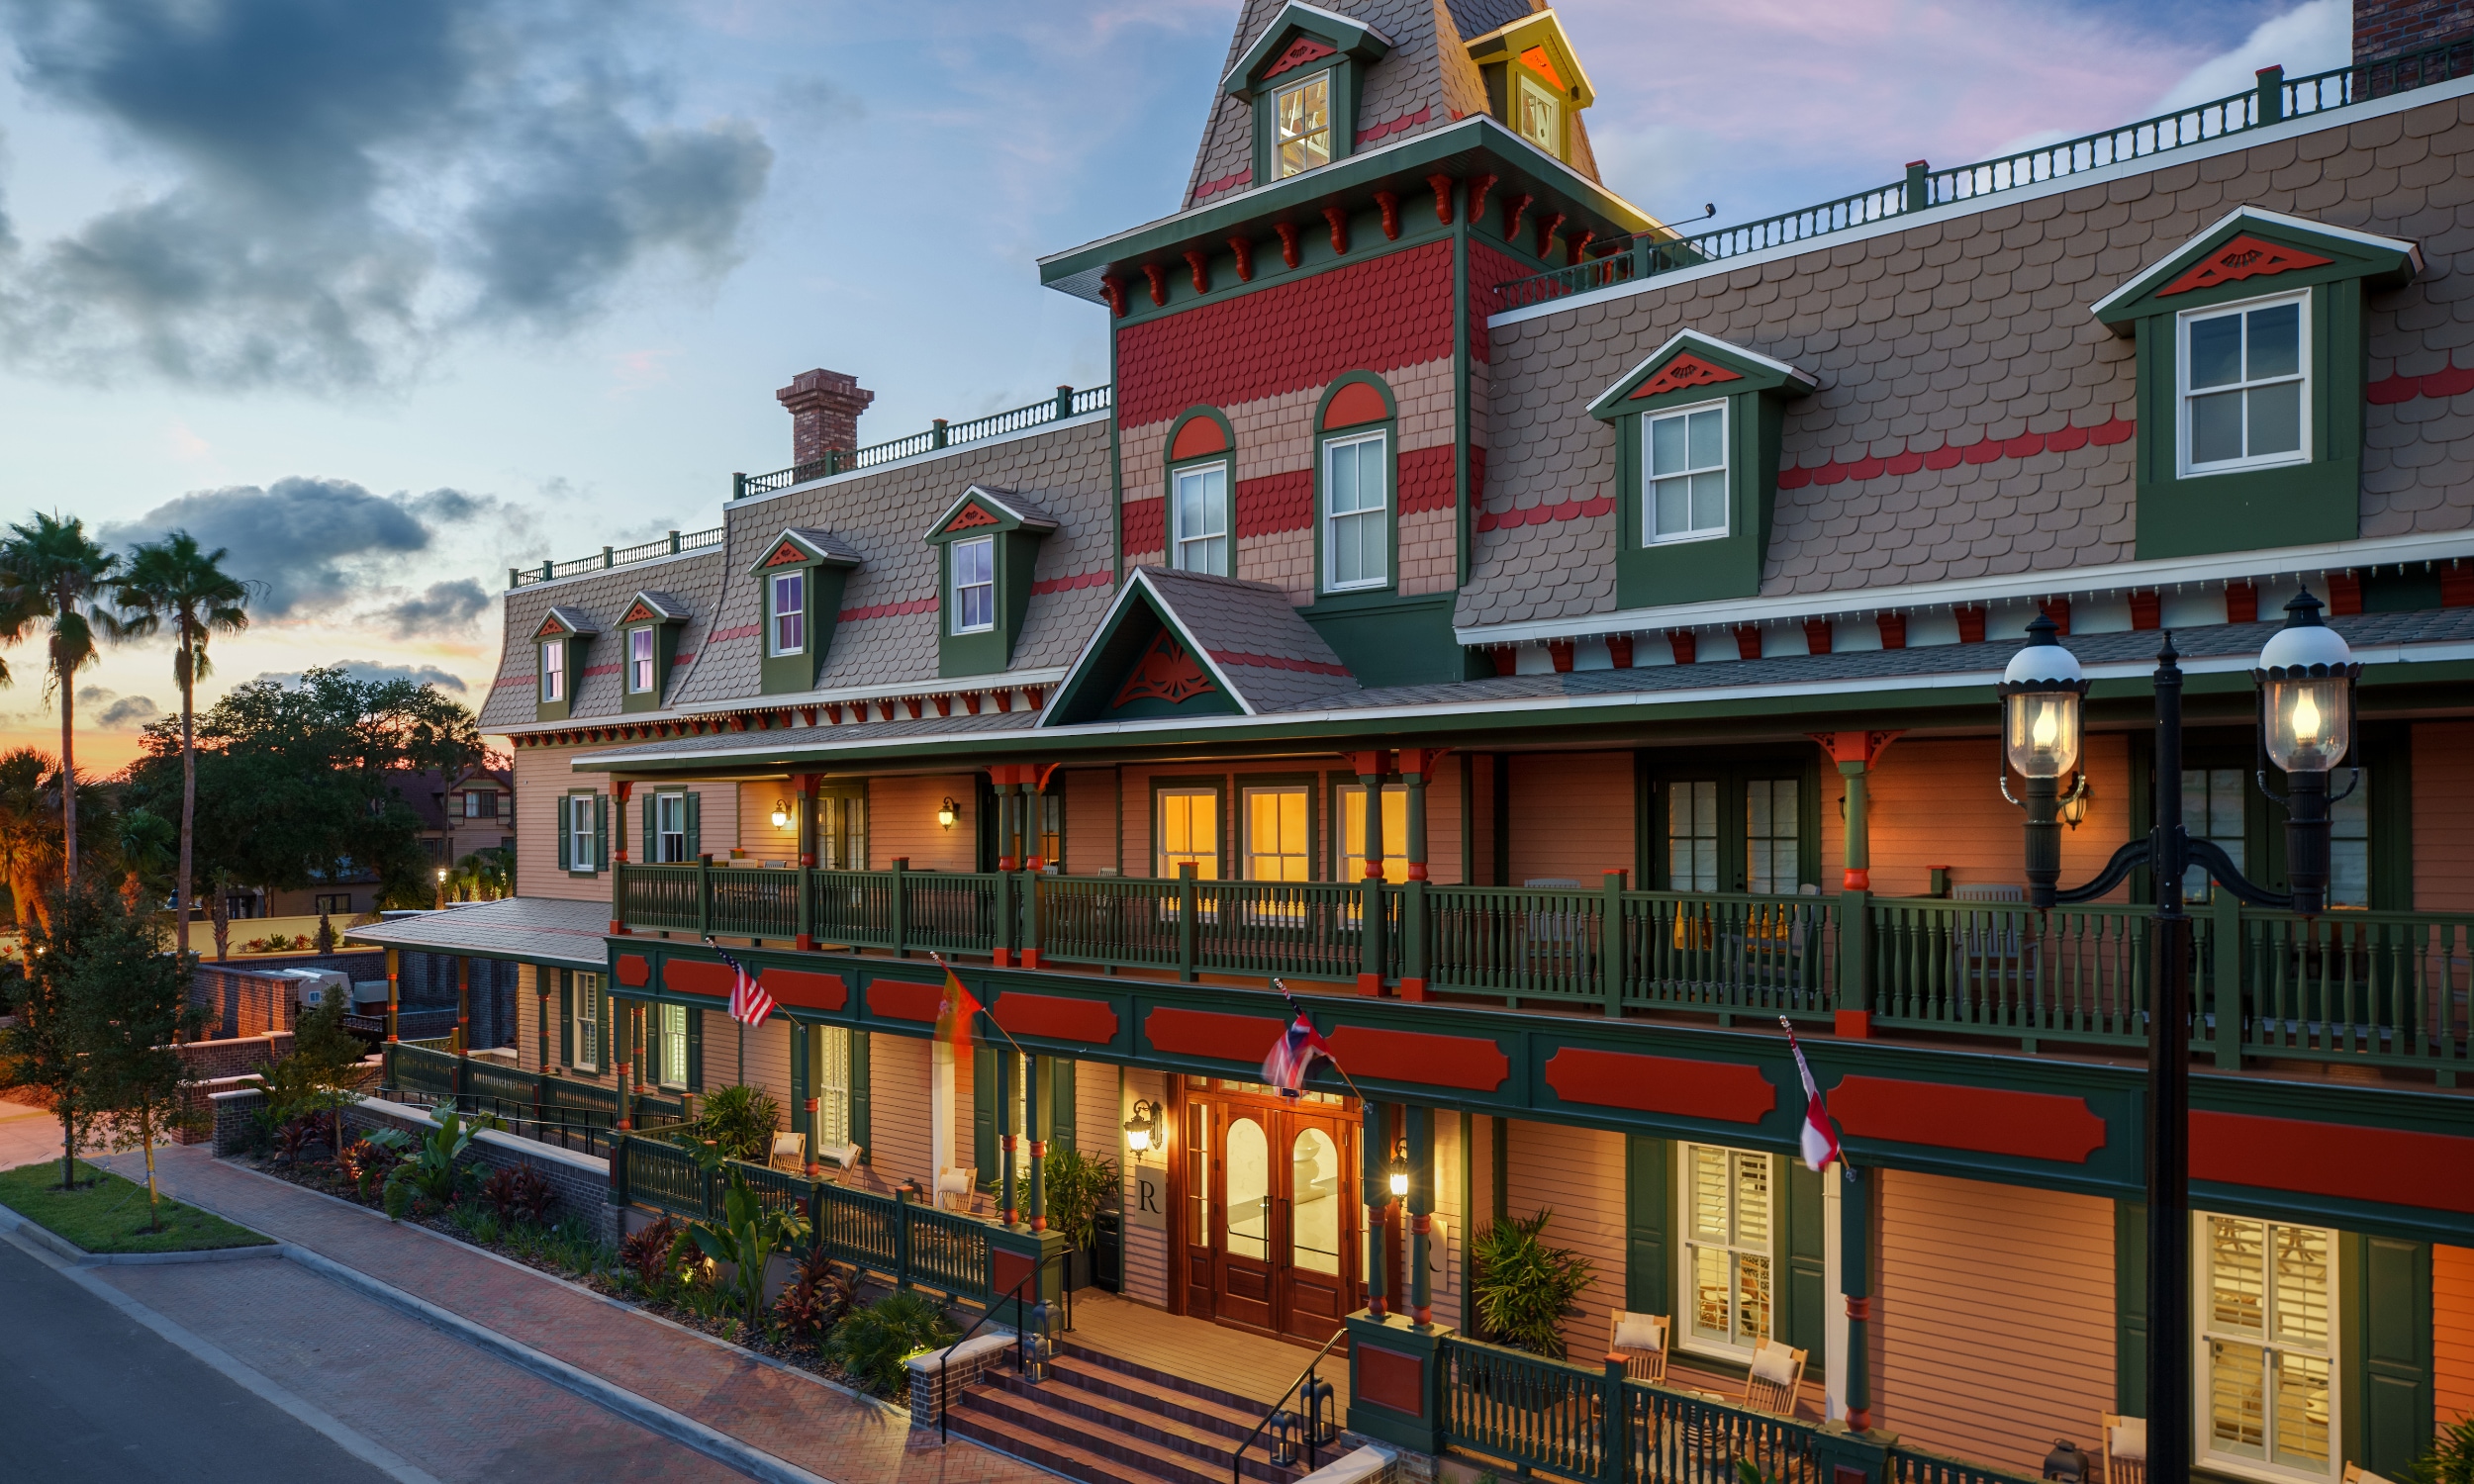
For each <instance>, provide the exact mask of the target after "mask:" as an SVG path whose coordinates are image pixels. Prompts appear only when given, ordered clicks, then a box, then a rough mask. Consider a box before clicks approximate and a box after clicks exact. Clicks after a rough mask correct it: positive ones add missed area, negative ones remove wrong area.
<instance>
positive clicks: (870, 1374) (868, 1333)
mask: <svg viewBox="0 0 2474 1484" xmlns="http://www.w3.org/2000/svg"><path fill="white" fill-rule="evenodd" d="M961 1335H962V1332H961V1331H960V1330H957V1329H955V1328H954V1327H953V1326H952V1325H951V1324H950V1323H948V1322H947V1321H946V1319H945V1315H944V1312H943V1311H942V1310H940V1309H938V1308H937V1307H936V1305H935V1304H933V1303H931V1302H930V1301H928V1300H927V1299H925V1298H922V1297H920V1296H919V1295H918V1294H915V1293H889V1294H887V1295H886V1296H885V1297H883V1298H881V1299H878V1300H877V1301H876V1302H875V1303H873V1304H867V1305H864V1306H862V1307H860V1308H857V1309H853V1310H851V1311H850V1315H849V1317H848V1318H846V1319H844V1320H843V1321H842V1322H841V1323H840V1324H839V1325H836V1326H835V1327H834V1329H833V1335H832V1338H831V1340H830V1341H829V1342H828V1343H827V1345H826V1348H827V1352H828V1353H830V1354H831V1355H832V1357H833V1358H834V1359H835V1360H836V1361H837V1362H839V1363H840V1365H841V1367H842V1369H843V1370H844V1371H846V1372H847V1373H849V1375H850V1376H851V1377H852V1378H853V1379H855V1380H857V1381H860V1382H862V1383H864V1384H865V1385H867V1386H868V1387H869V1388H870V1389H872V1390H874V1391H876V1392H877V1393H878V1394H879V1395H882V1396H900V1395H902V1394H903V1392H904V1389H905V1388H907V1387H908V1385H909V1378H908V1375H907V1372H906V1370H905V1368H904V1364H903V1362H904V1361H905V1360H907V1359H909V1358H910V1357H911V1356H912V1355H915V1354H917V1353H918V1352H919V1351H921V1350H928V1349H934V1348H936V1347H938V1346H939V1345H951V1344H953V1343H954V1341H956V1340H957V1339H960V1338H961Z"/></svg>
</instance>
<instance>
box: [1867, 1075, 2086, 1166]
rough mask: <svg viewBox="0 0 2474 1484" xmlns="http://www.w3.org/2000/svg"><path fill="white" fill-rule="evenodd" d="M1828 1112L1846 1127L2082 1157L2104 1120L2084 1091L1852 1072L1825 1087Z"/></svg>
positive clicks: (1984, 1150) (1897, 1137)
mask: <svg viewBox="0 0 2474 1484" xmlns="http://www.w3.org/2000/svg"><path fill="white" fill-rule="evenodd" d="M1828 1098H1829V1103H1830V1115H1831V1116H1832V1117H1833V1118H1836V1119H1837V1120H1838V1121H1839V1126H1840V1127H1841V1128H1842V1129H1844V1130H1846V1131H1847V1132H1848V1133H1849V1134H1852V1135H1855V1137H1857V1138H1861V1139H1887V1140H1889V1141H1891V1142H1892V1143H1894V1144H1921V1145H1924V1146H1926V1147H1928V1148H1931V1149H1963V1150H1971V1151H1974V1152H1976V1153H1978V1154H1987V1155H2015V1156H2017V1157H2019V1158H2021V1159H2053V1160H2058V1161H2060V1162H2062V1163H2065V1164H2085V1163H2086V1162H2087V1157H2088V1156H2090V1155H2092V1154H2094V1153H2095V1152H2096V1151H2098V1150H2100V1149H2103V1148H2104V1147H2105V1121H2104V1120H2103V1119H2102V1118H2099V1117H2097V1116H2096V1111H2095V1110H2094V1109H2092V1108H2090V1107H2089V1106H2088V1105H2087V1099H2086V1098H2083V1097H2068V1096H2065V1095H2063V1094H2061V1093H2058V1092H2011V1091H2007V1090H2005V1089H2003V1088H2000V1087H1956V1086H1952V1085H1951V1084H1949V1083H1947V1082H1911V1081H1906V1080H1902V1079H1900V1078H1895V1077H1866V1076H1852V1077H1848V1078H1845V1079H1844V1080H1842V1081H1841V1082H1840V1083H1839V1085H1838V1086H1836V1087H1834V1088H1832V1089H1830V1091H1829V1094H1828Z"/></svg>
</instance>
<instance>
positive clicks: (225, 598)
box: [118, 530, 252, 957]
mask: <svg viewBox="0 0 2474 1484" xmlns="http://www.w3.org/2000/svg"><path fill="white" fill-rule="evenodd" d="M227 554H228V553H227V552H226V551H225V549H224V548H223V547H221V546H218V547H216V548H215V550H214V551H212V552H205V551H200V550H199V549H198V542H197V538H196V537H195V536H192V535H190V534H189V533H188V532H187V531H185V530H176V531H173V532H172V533H171V534H170V535H168V536H165V537H164V538H163V539H162V540H160V541H150V542H147V543H145V544H143V545H140V546H137V547H134V548H132V549H131V551H130V553H129V562H128V566H127V567H126V568H125V569H124V570H123V572H122V574H121V578H120V583H119V587H118V597H119V601H120V606H121V608H122V609H123V611H124V617H125V621H126V625H127V629H128V632H130V633H131V634H133V635H142V634H152V633H154V632H155V631H156V630H158V629H160V628H164V627H169V628H170V629H171V631H172V680H173V681H174V682H175V683H176V684H177V685H178V686H179V687H180V864H179V875H178V877H177V882H176V886H175V889H176V890H177V892H178V896H177V898H176V900H177V901H178V902H179V905H180V911H179V915H178V916H177V917H176V918H175V919H174V923H175V927H174V929H173V930H174V932H175V933H176V935H177V937H176V940H175V945H174V946H175V951H176V952H178V953H180V954H181V955H182V956H184V957H186V956H187V954H188V952H189V914H190V911H191V907H190V904H189V903H190V896H189V883H190V881H191V871H192V865H193V861H192V856H193V845H194V842H195V839H196V834H197V816H198V748H197V697H198V682H199V681H201V680H204V679H205V678H206V677H207V676H209V675H211V674H213V673H214V668H215V667H214V665H213V663H212V662H211V661H210V660H209V659H208V658H207V653H206V644H207V640H208V639H209V638H210V637H211V636H213V635H215V634H217V633H226V634H237V633H239V632H240V631H241V630H242V629H245V628H247V627H248V626H249V611H248V603H249V591H250V588H251V586H252V585H251V584H249V583H246V582H243V581H241V580H240V579H238V578H236V577H234V576H232V575H231V574H229V573H227V572H225V571H224V569H223V565H222V563H223V560H224V558H225V556H226V555H227Z"/></svg>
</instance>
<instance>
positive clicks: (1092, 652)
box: [1043, 512, 1244, 726]
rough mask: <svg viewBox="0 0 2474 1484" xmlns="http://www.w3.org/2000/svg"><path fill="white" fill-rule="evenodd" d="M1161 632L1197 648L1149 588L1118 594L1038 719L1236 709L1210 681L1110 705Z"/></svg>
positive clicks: (1065, 721)
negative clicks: (1172, 698)
mask: <svg viewBox="0 0 2474 1484" xmlns="http://www.w3.org/2000/svg"><path fill="white" fill-rule="evenodd" d="M1232 513H1233V512H1232ZM1162 633H1167V634H1170V635H1172V636H1174V637H1175V639H1176V640H1177V642H1179V643H1180V644H1182V645H1184V646H1185V647H1186V649H1187V651H1188V652H1189V653H1199V652H1200V647H1199V646H1198V645H1197V644H1195V643H1194V640H1193V636H1192V635H1190V634H1189V633H1187V632H1186V631H1185V629H1184V628H1182V627H1181V626H1179V625H1178V624H1176V623H1175V622H1173V621H1171V618H1170V616H1169V614H1168V612H1167V611H1166V610H1165V609H1164V608H1163V607H1162V606H1161V605H1160V604H1159V603H1157V602H1155V601H1154V598H1153V595H1152V594H1151V592H1150V591H1149V590H1147V589H1138V590H1137V591H1136V592H1135V593H1134V594H1133V595H1132V596H1131V597H1122V596H1121V597H1120V599H1119V601H1118V604H1117V605H1116V606H1115V608H1114V610H1113V612H1112V613H1111V614H1109V615H1108V616H1107V618H1106V619H1105V620H1104V621H1103V623H1102V625H1101V627H1100V629H1099V631H1098V632H1097V633H1096V634H1094V635H1093V637H1092V639H1091V641H1090V642H1089V643H1087V644H1085V645H1084V647H1083V653H1082V655H1081V656H1080V657H1079V658H1078V659H1077V660H1076V661H1075V665H1074V668H1073V669H1072V670H1070V671H1068V672H1067V673H1066V677H1065V680H1064V681H1063V682H1062V683H1061V684H1060V685H1059V686H1058V688H1057V694H1056V695H1055V696H1052V697H1050V699H1049V703H1048V709H1047V712H1046V715H1045V717H1043V719H1046V718H1051V717H1052V718H1056V724H1058V725H1061V726H1062V725H1075V724H1081V723H1087V722H1094V721H1103V720H1107V721H1112V720H1127V719H1142V718H1148V717H1155V716H1233V715H1239V714H1242V712H1243V710H1244V707H1243V706H1241V705H1239V704H1238V701H1237V698H1236V697H1235V696H1231V695H1229V694H1228V693H1227V692H1225V691H1223V690H1222V689H1221V688H1220V686H1219V685H1218V683H1217V682H1216V681H1214V682H1213V684H1212V687H1211V689H1210V690H1208V691H1206V692H1203V693H1202V694H1200V695H1197V696H1189V697H1187V698H1186V699H1185V700H1184V701H1181V702H1178V703H1176V704H1174V705H1172V704H1171V703H1170V702H1169V701H1167V700H1166V699H1164V698H1161V697H1158V696H1145V697H1142V698H1140V699H1137V700H1132V701H1128V702H1127V703H1125V704H1124V705H1122V706H1120V705H1118V704H1116V696H1117V694H1118V693H1119V692H1120V691H1122V690H1123V689H1124V687H1125V679H1126V677H1127V675H1128V674H1130V673H1131V672H1132V670H1133V669H1134V667H1135V666H1137V665H1139V664H1141V663H1142V660H1143V656H1144V655H1146V654H1148V653H1149V652H1150V650H1151V646H1152V643H1153V642H1154V641H1155V640H1156V639H1158V637H1159V636H1160V635H1161V634H1162Z"/></svg>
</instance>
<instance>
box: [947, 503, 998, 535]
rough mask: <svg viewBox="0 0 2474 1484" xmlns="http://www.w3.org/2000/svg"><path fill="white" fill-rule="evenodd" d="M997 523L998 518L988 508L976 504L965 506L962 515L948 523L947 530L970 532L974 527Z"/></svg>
mask: <svg viewBox="0 0 2474 1484" xmlns="http://www.w3.org/2000/svg"><path fill="white" fill-rule="evenodd" d="M996 523H997V517H996V516H994V515H992V514H990V513H989V512H988V510H987V508H986V507H984V506H981V505H978V504H976V503H974V504H971V505H966V506H964V507H963V508H962V513H961V514H959V515H956V516H954V517H953V518H952V519H951V520H948V521H946V522H945V529H947V530H948V531H957V530H969V529H971V528H972V527H973V526H978V525H995V524H996Z"/></svg>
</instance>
